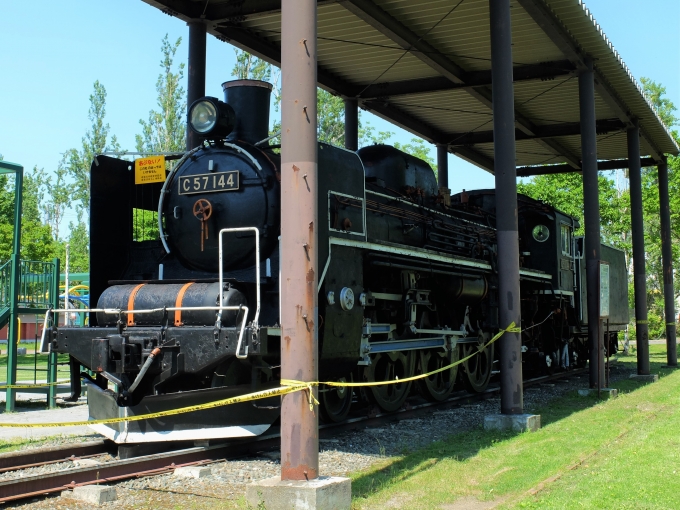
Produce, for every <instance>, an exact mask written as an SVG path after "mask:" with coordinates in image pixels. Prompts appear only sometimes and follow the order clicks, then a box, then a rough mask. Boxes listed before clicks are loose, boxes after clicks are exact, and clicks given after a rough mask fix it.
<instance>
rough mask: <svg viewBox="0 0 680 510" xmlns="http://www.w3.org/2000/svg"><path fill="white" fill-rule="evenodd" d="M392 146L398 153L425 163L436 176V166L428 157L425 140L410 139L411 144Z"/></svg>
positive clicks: (397, 143)
mask: <svg viewBox="0 0 680 510" xmlns="http://www.w3.org/2000/svg"><path fill="white" fill-rule="evenodd" d="M394 146H395V147H396V148H397V149H399V150H400V151H404V152H408V153H409V154H410V155H411V156H415V157H416V158H420V159H422V160H423V161H425V162H426V163H427V164H428V165H430V166H431V167H432V170H434V174H435V176H436V175H437V164H436V163H435V161H434V159H432V157H431V156H430V147H428V146H427V145H426V144H425V140H423V139H422V138H411V143H406V144H402V143H399V142H395V143H394Z"/></svg>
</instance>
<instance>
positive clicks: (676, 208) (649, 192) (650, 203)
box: [641, 78, 680, 338]
mask: <svg viewBox="0 0 680 510" xmlns="http://www.w3.org/2000/svg"><path fill="white" fill-rule="evenodd" d="M641 81H642V88H643V90H644V93H645V95H646V96H647V98H648V99H649V100H650V102H651V103H652V106H654V108H655V109H656V111H657V113H658V114H659V117H661V120H663V122H664V123H665V124H666V126H667V127H668V128H671V129H672V128H673V127H674V126H676V125H677V124H678V122H679V121H680V119H679V118H678V117H676V116H675V114H674V112H675V111H677V108H676V107H675V105H674V104H673V102H672V101H671V100H670V99H668V98H667V97H664V96H665V94H666V87H663V86H662V85H660V84H658V83H656V82H654V81H652V80H650V79H648V78H642V79H641ZM672 135H673V136H674V137H675V139H676V141H680V138H679V137H678V132H677V131H676V130H673V131H672ZM668 194H669V199H670V210H671V245H672V258H673V263H672V265H673V267H678V264H680V158H678V157H674V156H669V157H668ZM642 204H643V215H644V229H645V251H646V258H645V266H646V273H647V306H648V315H649V336H650V338H658V337H662V336H664V335H665V330H666V327H665V318H664V315H665V314H664V300H663V259H662V256H661V224H660V218H659V205H660V204H659V184H658V173H657V168H656V167H652V168H644V169H643V171H642ZM674 287H675V288H674V292H675V298H676V300H677V298H678V297H679V296H680V278H678V277H677V276H676V278H675V279H674ZM674 319H675V318H672V320H674Z"/></svg>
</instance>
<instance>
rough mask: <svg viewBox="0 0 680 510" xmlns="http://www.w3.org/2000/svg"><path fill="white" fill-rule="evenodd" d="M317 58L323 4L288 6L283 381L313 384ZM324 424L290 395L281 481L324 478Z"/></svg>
mask: <svg viewBox="0 0 680 510" xmlns="http://www.w3.org/2000/svg"><path fill="white" fill-rule="evenodd" d="M316 60H317V54H316V0H286V1H285V2H282V4H281V93H282V96H281V378H282V379H293V380H297V381H305V382H307V381H316V380H317V377H318V330H317V325H318V323H319V321H318V301H317V285H318V274H319V271H318V250H317V240H318V229H319V223H318V203H317V194H318V190H317V169H318V155H317V148H318V147H317V141H316V129H317V113H316V110H317V109H316V66H317V63H316ZM310 391H311V390H310ZM313 391H314V392H315V393H316V391H317V390H316V388H314V390H313ZM318 425H319V424H318V414H317V411H316V409H315V410H314V411H310V408H309V400H308V394H307V391H298V392H295V393H291V394H288V395H285V396H284V397H283V399H282V406H281V480H311V479H313V478H317V477H318V476H319V429H318Z"/></svg>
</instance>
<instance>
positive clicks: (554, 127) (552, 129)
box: [448, 119, 625, 146]
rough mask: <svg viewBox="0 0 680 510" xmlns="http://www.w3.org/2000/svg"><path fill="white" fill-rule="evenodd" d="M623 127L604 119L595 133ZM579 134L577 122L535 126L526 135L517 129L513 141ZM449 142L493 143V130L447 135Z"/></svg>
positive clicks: (453, 143) (469, 143)
mask: <svg viewBox="0 0 680 510" xmlns="http://www.w3.org/2000/svg"><path fill="white" fill-rule="evenodd" d="M623 129H625V125H624V124H623V123H622V122H621V121H620V120H619V119H605V120H598V121H597V133H598V134H605V133H611V132H612V131H621V130H623ZM580 134H581V124H580V123H579V122H566V123H563V124H549V125H545V126H536V127H535V128H534V132H533V133H532V134H527V133H525V132H523V131H521V130H519V129H517V130H516V131H515V140H532V139H538V138H556V137H560V136H574V135H580ZM448 136H449V137H450V138H449V140H451V141H450V142H449V145H451V146H456V145H476V144H480V143H493V130H490V131H477V132H474V133H452V134H450V135H448Z"/></svg>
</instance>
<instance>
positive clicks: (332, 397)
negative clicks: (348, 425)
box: [319, 377, 352, 423]
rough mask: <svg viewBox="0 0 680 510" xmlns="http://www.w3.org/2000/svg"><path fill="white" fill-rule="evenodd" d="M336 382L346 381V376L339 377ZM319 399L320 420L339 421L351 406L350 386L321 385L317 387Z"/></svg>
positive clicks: (342, 419)
mask: <svg viewBox="0 0 680 510" xmlns="http://www.w3.org/2000/svg"><path fill="white" fill-rule="evenodd" d="M350 381H351V379H350ZM337 382H347V378H345V377H341V378H340V379H338V380H337ZM319 400H320V401H321V407H320V411H321V412H320V417H321V420H322V421H324V422H325V423H339V422H341V421H344V419H345V418H347V415H348V414H349V410H350V408H351V407H352V388H349V387H347V386H325V385H324V386H321V388H319Z"/></svg>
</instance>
